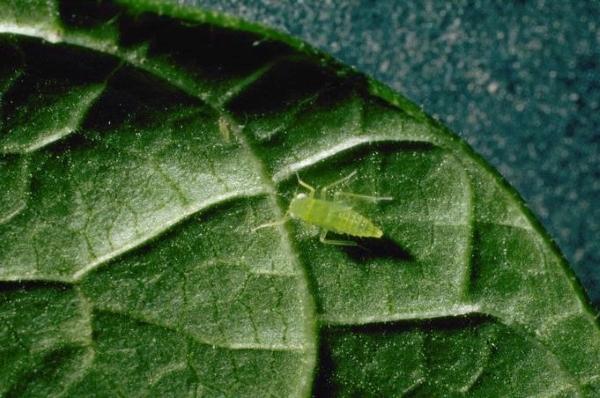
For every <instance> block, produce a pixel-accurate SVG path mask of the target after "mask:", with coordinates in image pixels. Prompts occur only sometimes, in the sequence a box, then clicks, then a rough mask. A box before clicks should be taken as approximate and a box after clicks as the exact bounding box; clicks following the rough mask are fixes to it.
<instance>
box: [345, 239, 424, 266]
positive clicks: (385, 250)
mask: <svg viewBox="0 0 600 398" xmlns="http://www.w3.org/2000/svg"><path fill="white" fill-rule="evenodd" d="M356 243H358V246H349V247H344V251H345V252H346V254H348V256H349V257H351V258H352V259H353V260H355V261H357V262H365V261H369V260H373V259H376V258H387V259H394V260H398V261H403V262H409V261H414V260H415V257H414V256H413V255H412V254H411V253H410V252H409V251H408V250H406V249H405V248H403V247H402V246H400V245H399V244H398V243H397V242H396V241H394V240H392V239H390V238H387V237H385V236H384V237H382V238H361V239H357V240H356Z"/></svg>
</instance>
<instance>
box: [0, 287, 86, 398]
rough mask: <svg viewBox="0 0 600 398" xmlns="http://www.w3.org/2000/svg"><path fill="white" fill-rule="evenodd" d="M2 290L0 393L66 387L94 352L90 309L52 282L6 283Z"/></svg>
mask: <svg viewBox="0 0 600 398" xmlns="http://www.w3.org/2000/svg"><path fill="white" fill-rule="evenodd" d="M0 291H1V292H2V293H1V294H0V341H1V342H2V344H0V358H2V361H0V395H1V396H7V397H10V396H15V397H16V396H52V395H54V394H57V393H59V392H62V391H65V390H66V389H67V387H68V386H69V385H70V384H72V383H74V382H76V381H77V380H78V379H80V378H81V377H82V376H83V375H84V374H85V370H86V367H87V366H88V365H89V363H90V362H91V361H92V358H93V356H94V353H93V349H92V347H91V344H92V330H91V328H90V324H89V317H88V316H89V314H88V313H87V312H86V308H85V306H84V305H83V303H82V302H81V300H80V299H79V296H78V294H77V292H76V291H75V290H74V289H72V288H70V287H69V286H66V285H61V284H53V283H25V284H6V283H2V284H0Z"/></svg>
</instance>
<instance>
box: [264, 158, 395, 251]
mask: <svg viewBox="0 0 600 398" xmlns="http://www.w3.org/2000/svg"><path fill="white" fill-rule="evenodd" d="M355 175H356V170H355V171H353V172H352V173H350V174H349V175H347V176H346V177H344V178H342V179H340V180H338V181H335V182H333V183H331V184H329V185H326V186H325V187H323V188H321V189H319V190H318V191H317V189H315V188H313V187H312V186H310V185H308V184H307V183H306V182H304V181H302V180H301V179H300V177H298V184H300V185H301V186H302V187H304V188H306V189H307V190H308V194H306V193H299V194H297V195H296V196H295V197H294V198H293V199H292V201H291V202H290V205H289V208H288V210H287V211H286V213H285V215H284V217H283V219H281V220H279V221H274V222H270V223H266V224H263V225H259V226H258V227H256V228H254V231H256V230H258V229H261V228H266V227H272V226H275V225H280V224H283V223H285V222H286V221H287V220H288V219H289V218H290V217H291V218H294V219H298V220H301V221H304V222H305V223H308V224H311V225H315V226H317V227H319V228H321V233H320V235H319V240H320V241H321V242H322V243H324V244H329V245H338V246H358V244H357V243H356V242H354V241H351V240H331V239H327V233H328V232H329V231H332V232H335V233H337V234H343V235H349V236H355V237H358V238H381V237H382V236H383V231H382V230H381V229H380V228H379V227H377V226H376V225H375V224H374V223H373V222H372V221H371V220H369V219H368V218H367V217H365V216H363V215H362V214H359V213H358V212H357V211H355V210H354V209H352V207H350V206H349V205H347V204H346V203H344V202H343V201H342V198H343V197H352V198H355V199H363V200H368V201H372V202H377V201H382V200H392V198H391V197H376V196H368V195H359V194H355V193H350V192H342V191H338V192H336V193H335V194H334V195H333V196H330V195H329V191H330V190H331V188H333V187H334V186H336V185H340V184H342V183H344V182H347V181H348V180H349V179H351V178H352V177H354V176H355Z"/></svg>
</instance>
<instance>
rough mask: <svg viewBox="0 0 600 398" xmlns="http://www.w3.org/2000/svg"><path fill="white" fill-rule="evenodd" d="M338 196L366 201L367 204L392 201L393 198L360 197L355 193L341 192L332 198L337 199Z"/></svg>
mask: <svg viewBox="0 0 600 398" xmlns="http://www.w3.org/2000/svg"><path fill="white" fill-rule="evenodd" d="M340 196H346V197H349V198H356V199H362V200H367V201H369V202H382V201H386V200H394V198H392V197H391V196H370V195H361V194H357V193H352V192H343V191H340V192H336V193H335V195H334V198H335V199H338V198H339V197H340Z"/></svg>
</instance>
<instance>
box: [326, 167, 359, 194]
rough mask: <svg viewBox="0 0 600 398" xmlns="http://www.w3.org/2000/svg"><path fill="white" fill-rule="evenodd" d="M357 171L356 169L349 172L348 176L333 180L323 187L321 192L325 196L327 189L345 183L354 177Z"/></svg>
mask: <svg viewBox="0 0 600 398" xmlns="http://www.w3.org/2000/svg"><path fill="white" fill-rule="evenodd" d="M356 173H357V171H356V170H354V171H353V172H352V173H350V174H348V175H347V176H346V177H343V178H340V179H339V180H337V181H334V182H332V183H331V184H327V185H325V186H324V187H323V188H321V193H322V196H323V197H325V195H326V194H327V190H328V189H331V188H332V187H334V186H336V185H340V184H343V183H345V182H346V181H348V180H349V179H351V178H352V177H354V176H355V175H356Z"/></svg>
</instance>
